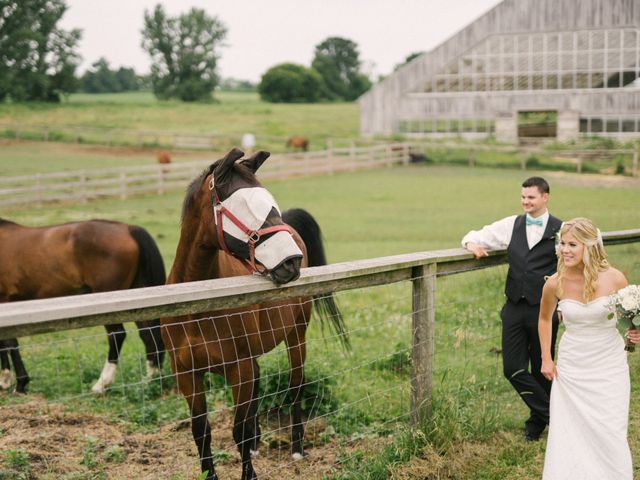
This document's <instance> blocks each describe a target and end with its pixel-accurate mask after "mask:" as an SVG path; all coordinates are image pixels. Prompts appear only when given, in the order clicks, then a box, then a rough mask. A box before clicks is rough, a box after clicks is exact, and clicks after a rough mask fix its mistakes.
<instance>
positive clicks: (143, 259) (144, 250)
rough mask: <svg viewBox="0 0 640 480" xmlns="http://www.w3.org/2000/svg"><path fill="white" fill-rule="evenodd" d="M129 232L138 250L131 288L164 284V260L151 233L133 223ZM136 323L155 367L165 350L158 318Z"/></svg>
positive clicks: (165, 277) (157, 365) (160, 361)
mask: <svg viewBox="0 0 640 480" xmlns="http://www.w3.org/2000/svg"><path fill="white" fill-rule="evenodd" d="M129 233H130V234H131V236H132V237H133V239H134V240H135V241H136V243H137V244H138V250H139V251H140V253H139V257H138V272H137V273H136V276H135V279H134V280H133V284H132V285H131V288H139V287H154V286H157V285H164V284H165V282H166V280H167V275H166V272H165V269H164V261H163V260H162V255H161V254H160V250H159V249H158V245H157V244H156V242H155V240H154V239H153V237H152V236H151V234H150V233H149V232H147V231H146V230H145V229H144V228H142V227H138V226H135V225H129ZM136 324H137V325H138V331H139V332H140V337H141V338H142V341H143V342H144V344H145V348H146V350H147V360H150V361H151V362H152V363H153V364H154V365H155V366H156V367H160V366H161V365H162V360H163V358H164V350H165V346H164V342H163V340H162V335H161V334H160V319H159V318H157V319H153V320H148V321H141V322H136Z"/></svg>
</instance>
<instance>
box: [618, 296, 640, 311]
mask: <svg viewBox="0 0 640 480" xmlns="http://www.w3.org/2000/svg"><path fill="white" fill-rule="evenodd" d="M620 305H622V308H624V309H625V310H627V311H634V310H637V309H638V308H640V303H638V298H637V297H636V296H635V295H621V296H620Z"/></svg>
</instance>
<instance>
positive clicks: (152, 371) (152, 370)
mask: <svg viewBox="0 0 640 480" xmlns="http://www.w3.org/2000/svg"><path fill="white" fill-rule="evenodd" d="M158 375H160V369H159V368H158V367H156V366H155V365H154V364H153V362H151V361H149V360H147V379H148V380H150V379H152V378H153V377H156V376H158Z"/></svg>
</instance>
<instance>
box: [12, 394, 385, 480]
mask: <svg viewBox="0 0 640 480" xmlns="http://www.w3.org/2000/svg"><path fill="white" fill-rule="evenodd" d="M212 428H213V429H214V431H213V433H212V436H213V441H212V448H213V449H214V452H218V454H219V455H220V460H219V461H218V463H217V466H216V471H217V472H218V474H219V476H220V478H225V479H226V478H240V473H241V470H240V469H241V464H240V457H239V454H238V453H237V450H236V449H235V447H234V446H233V441H232V438H231V417H230V414H228V413H226V414H220V415H218V416H217V417H216V418H215V420H214V421H212ZM325 429H326V424H325V423H324V421H323V420H321V419H316V420H313V421H311V422H308V424H307V428H306V430H307V435H306V441H307V442H308V443H309V446H307V448H306V450H305V458H304V459H303V460H302V461H298V462H293V461H292V459H291V455H290V453H289V448H288V446H289V441H288V433H285V431H286V430H288V429H282V432H283V433H282V435H280V434H277V435H273V434H271V435H264V436H263V445H262V446H261V448H260V456H259V458H257V459H255V460H254V462H253V464H254V467H255V468H256V471H257V472H258V474H259V476H260V478H261V479H262V478H265V479H267V478H272V479H282V478H286V479H291V478H300V479H316V478H317V479H319V478H322V477H323V476H326V475H328V474H330V473H331V472H332V471H333V470H334V469H336V468H339V467H337V466H336V465H337V458H336V457H337V455H338V454H342V455H347V456H348V455H349V452H353V451H354V450H356V449H359V448H363V447H364V445H363V444H362V443H357V444H353V445H350V446H346V447H345V446H344V445H338V441H337V440H330V441H329V442H328V443H321V442H320V441H319V438H320V437H321V436H322V434H323V432H324V431H325ZM263 430H267V429H265V427H264V426H263ZM378 442H379V441H378ZM11 451H13V452H20V453H23V452H24V453H26V454H27V456H28V465H26V466H23V467H20V466H16V464H15V461H14V462H13V463H12V461H11V459H9V458H8V456H7V453H6V452H11ZM0 452H3V454H2V455H0V478H17V477H18V475H19V474H21V473H22V474H25V473H26V472H28V473H27V475H28V476H24V478H30V479H31V478H33V479H57V478H61V477H67V476H73V477H74V478H85V477H86V478H93V477H94V476H96V475H98V474H104V475H105V476H106V478H109V479H123V480H124V479H127V480H129V479H134V478H135V479H170V478H189V479H191V478H196V477H197V476H198V474H199V473H200V472H199V463H198V458H197V452H196V448H195V444H194V442H193V439H192V436H191V428H190V423H189V421H188V420H187V421H181V422H174V423H170V424H166V425H163V426H161V427H158V428H157V429H155V430H153V431H149V432H140V431H130V426H128V425H127V424H124V423H120V422H115V421H109V420H107V419H105V418H103V417H101V416H100V415H97V414H91V413H76V412H69V411H68V410H67V409H66V408H65V406H64V405H61V404H59V403H58V404H56V403H50V402H47V401H46V400H44V399H42V398H36V397H33V398H30V399H29V401H27V402H26V403H23V404H14V405H6V406H3V407H0Z"/></svg>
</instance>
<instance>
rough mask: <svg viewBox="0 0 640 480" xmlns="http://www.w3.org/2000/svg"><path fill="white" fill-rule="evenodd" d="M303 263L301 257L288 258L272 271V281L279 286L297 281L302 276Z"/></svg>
mask: <svg viewBox="0 0 640 480" xmlns="http://www.w3.org/2000/svg"><path fill="white" fill-rule="evenodd" d="M301 261H302V257H301V256H295V257H289V258H287V259H286V260H284V261H283V262H282V263H280V265H278V266H276V267H275V268H274V269H272V270H271V272H270V273H271V279H272V280H273V281H274V282H275V283H277V284H279V285H282V284H284V283H289V282H292V281H293V280H296V279H297V278H298V277H299V276H300V262H301Z"/></svg>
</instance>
